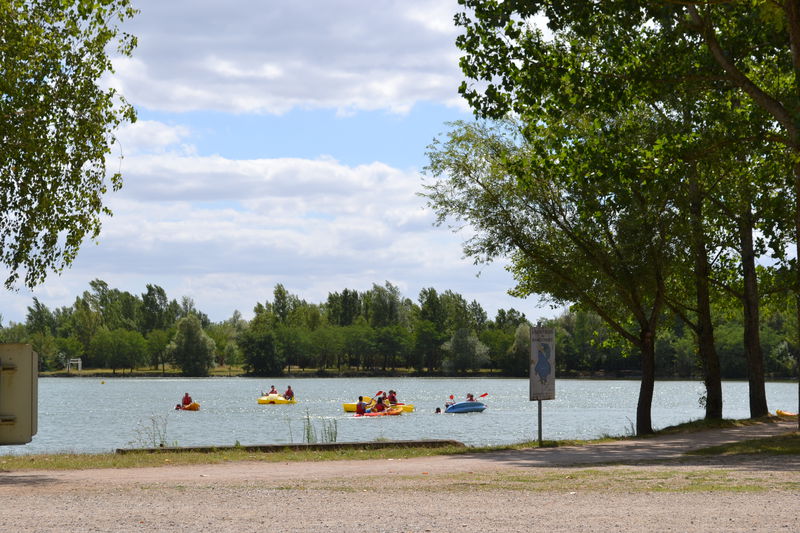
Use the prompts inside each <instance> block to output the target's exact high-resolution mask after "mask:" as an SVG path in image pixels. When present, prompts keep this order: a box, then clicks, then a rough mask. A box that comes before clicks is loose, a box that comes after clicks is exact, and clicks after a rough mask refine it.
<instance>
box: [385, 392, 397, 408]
mask: <svg viewBox="0 0 800 533" xmlns="http://www.w3.org/2000/svg"><path fill="white" fill-rule="evenodd" d="M386 399H387V400H389V404H390V405H394V404H396V403H397V392H396V391H393V390H390V391H389V395H388V396H387V397H386Z"/></svg>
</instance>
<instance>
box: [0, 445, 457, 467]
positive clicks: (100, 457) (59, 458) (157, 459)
mask: <svg viewBox="0 0 800 533" xmlns="http://www.w3.org/2000/svg"><path fill="white" fill-rule="evenodd" d="M464 450H465V448H460V447H443V448H424V447H420V448H409V447H402V448H382V449H375V450H368V449H358V448H355V449H353V448H351V449H337V450H322V451H320V450H305V451H292V450H287V451H279V452H267V453H262V452H252V451H246V450H239V449H235V448H233V449H225V450H218V451H214V452H202V453H199V452H177V453H170V454H169V455H164V454H159V453H145V452H142V453H126V454H116V453H102V454H42V455H4V456H0V472H9V471H18V470H87V469H93V468H141V467H153V466H169V465H193V464H222V463H231V462H241V461H260V462H270V463H278V462H301V461H345V460H367V459H407V458H410V457H429V456H433V455H453V454H457V453H464ZM467 450H469V449H467ZM470 451H472V450H470Z"/></svg>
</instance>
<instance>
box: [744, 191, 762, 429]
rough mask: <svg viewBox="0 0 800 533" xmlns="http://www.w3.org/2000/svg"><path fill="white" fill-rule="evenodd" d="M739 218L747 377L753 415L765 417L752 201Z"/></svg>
mask: <svg viewBox="0 0 800 533" xmlns="http://www.w3.org/2000/svg"><path fill="white" fill-rule="evenodd" d="M740 221H741V222H740V223H739V237H740V245H741V254H742V273H743V276H744V291H743V293H742V303H743V307H744V349H745V355H746V357H747V379H748V381H749V385H750V417H751V418H758V417H761V416H766V415H767V414H769V411H768V410H767V392H766V389H765V386H764V354H763V352H762V351H761V333H760V331H759V323H758V320H759V318H758V315H759V301H758V277H757V274H756V260H755V251H754V249H753V212H752V208H751V207H750V204H749V203H748V204H747V205H746V207H745V210H744V212H743V213H742V216H741V217H740Z"/></svg>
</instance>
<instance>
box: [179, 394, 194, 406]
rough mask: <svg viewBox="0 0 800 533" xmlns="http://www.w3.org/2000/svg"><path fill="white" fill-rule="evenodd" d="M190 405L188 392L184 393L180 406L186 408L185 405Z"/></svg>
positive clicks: (190, 400) (190, 399) (190, 398)
mask: <svg viewBox="0 0 800 533" xmlns="http://www.w3.org/2000/svg"><path fill="white" fill-rule="evenodd" d="M191 403H192V397H191V396H189V393H188V392H184V393H183V399H182V400H181V405H182V406H183V407H186V406H187V405H189V404H191Z"/></svg>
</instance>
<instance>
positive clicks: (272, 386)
mask: <svg viewBox="0 0 800 533" xmlns="http://www.w3.org/2000/svg"><path fill="white" fill-rule="evenodd" d="M270 394H275V395H277V394H278V389H276V388H275V385H270V387H269V392H268V393H267V396H269V395H270Z"/></svg>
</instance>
